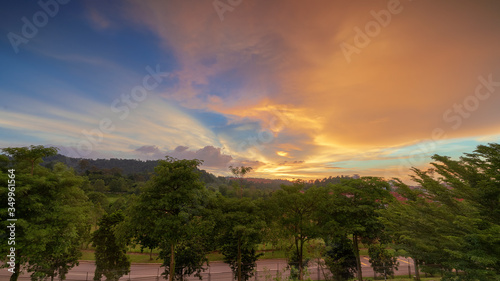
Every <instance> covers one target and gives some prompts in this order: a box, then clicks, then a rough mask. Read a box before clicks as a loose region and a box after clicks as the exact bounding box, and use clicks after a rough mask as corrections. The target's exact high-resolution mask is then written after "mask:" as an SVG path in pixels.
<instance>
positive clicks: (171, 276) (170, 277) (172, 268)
mask: <svg viewBox="0 0 500 281" xmlns="http://www.w3.org/2000/svg"><path fill="white" fill-rule="evenodd" d="M174 250H175V247H174V243H172V245H170V268H169V269H170V274H169V275H168V280H169V281H174V275H175V251H174Z"/></svg>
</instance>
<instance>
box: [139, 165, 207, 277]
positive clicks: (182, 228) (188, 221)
mask: <svg viewBox="0 0 500 281" xmlns="http://www.w3.org/2000/svg"><path fill="white" fill-rule="evenodd" d="M200 164H201V161H199V160H177V159H174V158H171V157H168V156H167V158H166V160H162V161H159V163H158V166H157V167H156V168H155V174H154V176H153V177H152V178H151V180H150V181H148V183H147V185H146V186H145V187H144V189H143V191H142V193H141V194H140V197H139V201H138V202H137V204H136V205H135V208H136V210H137V213H140V214H143V215H144V217H143V218H142V219H140V220H139V221H133V222H132V223H134V224H138V225H139V226H138V227H136V228H135V229H136V230H138V231H140V232H144V231H146V232H147V236H146V237H148V240H149V241H154V242H155V244H156V243H157V244H158V246H159V248H160V250H161V252H162V253H163V254H162V256H163V257H164V258H165V259H164V263H163V265H164V266H165V267H168V269H166V273H167V274H168V275H169V280H170V281H173V280H174V279H176V276H175V275H176V273H177V272H178V271H176V265H177V264H178V265H179V266H181V260H182V258H183V257H182V256H180V257H178V256H176V254H180V255H182V251H181V249H182V247H183V245H186V243H187V241H189V240H191V239H193V235H194V234H199V233H200V232H203V231H204V230H205V229H206V226H205V225H204V224H203V223H202V222H200V220H199V219H198V218H199V214H200V213H201V212H202V205H203V200H204V185H203V183H202V182H200V181H199V173H198V171H197V166H198V165H200ZM197 237H200V235H197ZM137 238H138V239H141V240H143V241H144V235H143V233H137ZM199 243H200V244H202V245H203V243H202V241H199ZM167 251H168V252H169V253H168V254H167ZM202 253H205V251H202ZM194 262H195V263H196V267H197V268H199V269H201V268H202V266H203V262H205V259H198V260H196V261H194ZM181 267H182V266H181ZM186 272H189V271H186ZM180 279H182V276H180V277H179V278H177V279H176V280H180Z"/></svg>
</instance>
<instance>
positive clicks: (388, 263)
mask: <svg viewBox="0 0 500 281" xmlns="http://www.w3.org/2000/svg"><path fill="white" fill-rule="evenodd" d="M368 255H369V256H370V260H369V261H370V264H371V266H372V268H373V271H375V272H378V273H380V274H383V275H384V277H385V279H387V277H388V276H390V277H393V276H394V269H396V270H397V269H398V266H399V262H398V258H397V257H395V256H394V255H392V254H391V253H390V252H389V251H388V250H387V249H386V246H385V245H384V244H381V243H374V244H370V245H369V246H368Z"/></svg>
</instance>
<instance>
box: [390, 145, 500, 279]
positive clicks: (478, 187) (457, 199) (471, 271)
mask: <svg viewBox="0 0 500 281" xmlns="http://www.w3.org/2000/svg"><path fill="white" fill-rule="evenodd" d="M432 159H433V160H434V161H435V162H433V163H431V165H432V166H433V168H432V169H430V170H427V171H422V170H420V169H416V168H413V169H412V171H413V172H414V175H413V176H412V179H413V180H414V181H415V182H416V183H418V184H419V188H410V187H409V186H408V185H406V184H404V183H403V182H401V181H399V180H397V181H396V182H397V186H398V190H397V192H398V193H399V194H401V195H402V196H403V197H404V198H406V199H407V200H406V201H404V202H398V203H394V204H391V205H390V206H389V208H388V209H387V210H386V211H382V214H383V217H382V218H381V220H382V222H384V224H385V225H386V226H387V228H388V229H389V230H390V232H391V234H392V235H393V237H394V239H395V240H396V242H397V243H398V246H399V247H400V248H402V249H404V250H405V251H406V252H408V253H409V255H410V256H412V257H413V258H414V260H416V261H419V262H421V263H423V265H424V268H425V266H427V265H433V267H434V268H440V269H441V272H442V273H443V274H445V276H447V278H449V279H450V280H451V278H453V277H452V276H454V275H456V274H453V273H452V271H453V269H455V271H457V270H458V271H461V272H463V275H461V276H459V278H461V280H495V278H498V275H499V274H500V236H499V235H498V233H500V223H499V222H500V145H499V144H488V145H487V146H486V145H480V146H478V147H477V149H476V150H475V151H474V152H473V153H470V154H469V153H466V154H465V155H464V156H462V157H460V159H459V160H453V159H451V158H449V157H445V156H439V155H434V156H433V157H432ZM457 278H458V277H457Z"/></svg>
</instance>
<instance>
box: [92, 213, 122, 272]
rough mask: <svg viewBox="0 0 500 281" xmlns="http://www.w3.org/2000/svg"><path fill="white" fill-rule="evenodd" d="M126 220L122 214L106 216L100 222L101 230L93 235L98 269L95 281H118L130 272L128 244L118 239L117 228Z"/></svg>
mask: <svg viewBox="0 0 500 281" xmlns="http://www.w3.org/2000/svg"><path fill="white" fill-rule="evenodd" d="M123 220H124V216H123V214H122V213H121V212H116V213H113V214H111V215H108V214H105V215H104V216H103V217H102V219H101V221H100V222H99V229H97V230H96V231H95V232H94V233H93V235H92V242H93V246H94V247H95V259H96V269H95V274H94V280H101V277H102V276H103V275H104V276H106V280H109V281H118V280H119V279H120V277H122V276H123V275H125V274H127V273H129V272H130V261H129V259H128V257H127V255H126V249H127V247H126V244H125V243H124V242H123V241H120V240H119V239H118V238H117V235H116V233H115V228H116V226H117V225H118V224H119V223H120V222H122V221H123Z"/></svg>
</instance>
